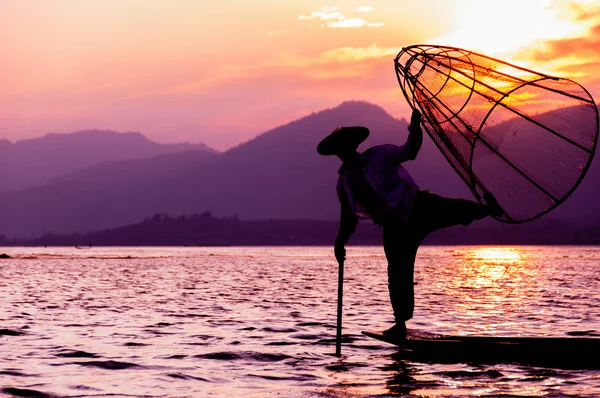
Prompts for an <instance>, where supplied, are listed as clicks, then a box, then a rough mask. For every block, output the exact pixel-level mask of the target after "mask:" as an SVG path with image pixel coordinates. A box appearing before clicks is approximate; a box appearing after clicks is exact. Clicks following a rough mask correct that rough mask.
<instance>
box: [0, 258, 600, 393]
mask: <svg viewBox="0 0 600 398" xmlns="http://www.w3.org/2000/svg"><path fill="white" fill-rule="evenodd" d="M1 251H2V252H6V253H8V254H9V255H11V256H12V257H13V259H8V260H1V261H0V395H2V394H5V395H7V396H10V395H17V396H37V397H44V396H61V397H62V396H68V397H87V396H93V397H103V396H111V397H115V396H116V397H120V396H124V397H125V396H136V397H139V396H142V397H197V396H198V397H201V396H247V397H276V396H277V397H365V396H388V395H401V394H405V395H414V396H434V397H435V396H499V395H503V396H507V395H508V396H511V395H513V396H541V395H545V396H551V397H552V396H565V395H572V396H593V395H595V394H598V395H600V371H599V370H586V369H576V370H569V369H551V368H541V367H532V366H529V365H526V364H518V363H512V364H510V363H509V364H494V365H484V364H473V363H457V364H436V363H418V362H409V361H406V360H405V359H403V358H402V355H401V354H399V352H398V350H397V349H396V348H395V347H393V346H390V345H387V344H385V343H379V342H378V341H376V340H372V339H369V338H367V337H364V336H362V335H361V334H360V332H361V331H362V330H382V329H384V328H387V327H389V326H390V325H391V321H392V316H391V307H390V304H389V301H388V295H387V286H386V262H385V257H384V255H383V250H382V248H381V247H349V248H348V260H347V264H346V267H345V274H346V280H345V285H344V334H345V335H346V336H347V341H348V342H347V343H346V344H344V345H343V346H342V354H343V355H342V357H341V358H337V357H335V356H334V355H332V354H333V353H334V352H335V343H334V338H335V324H336V302H337V272H338V267H337V263H336V262H335V259H334V258H333V255H332V248H330V247H284V248H281V247H278V248H273V247H247V248H242V247H235V248H229V247H222V248H212V247H205V248H191V247H185V248H92V249H76V248H4V249H1ZM415 272H416V275H415V281H416V283H417V286H416V287H415V288H416V302H417V306H416V309H415V317H414V318H413V319H412V320H411V321H410V322H409V324H408V326H409V328H416V329H419V330H423V331H428V332H435V333H444V334H458V335H488V336H490V335H491V336H555V337H568V336H569V335H581V336H588V337H593V336H600V315H599V310H598V308H600V247H466V246H461V247H455V246H452V247H431V246H424V247H422V248H421V249H420V251H419V255H418V259H417V263H416V271H415ZM598 354H600V353H598Z"/></svg>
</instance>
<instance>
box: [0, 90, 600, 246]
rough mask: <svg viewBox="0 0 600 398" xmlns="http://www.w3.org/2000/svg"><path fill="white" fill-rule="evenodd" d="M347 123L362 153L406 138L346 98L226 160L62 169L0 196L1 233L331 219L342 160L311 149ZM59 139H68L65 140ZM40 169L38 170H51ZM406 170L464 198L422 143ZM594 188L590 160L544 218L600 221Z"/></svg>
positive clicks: (401, 128)
mask: <svg viewBox="0 0 600 398" xmlns="http://www.w3.org/2000/svg"><path fill="white" fill-rule="evenodd" d="M350 125H364V126H368V127H369V128H370V130H371V135H370V137H369V138H368V139H367V140H366V141H365V142H364V143H363V144H362V145H361V147H360V148H359V150H360V149H366V148H367V147H369V146H372V145H377V144H383V143H395V144H402V143H404V141H405V140H406V137H407V125H408V123H407V121H406V120H404V119H402V120H398V119H395V118H393V117H392V116H390V115H389V114H388V113H386V112H385V111H384V110H383V109H382V108H381V107H379V106H376V105H373V104H370V103H366V102H361V101H352V102H345V103H342V104H341V105H339V106H337V107H335V108H331V109H325V110H323V111H320V112H316V113H313V114H311V115H308V116H306V117H303V118H301V119H298V120H295V121H293V122H291V123H288V124H286V125H283V126H279V127H276V128H274V129H272V130H270V131H267V132H265V133H263V134H261V135H258V136H257V137H256V138H254V139H252V140H250V141H248V142H245V143H243V144H240V145H238V146H237V147H234V148H232V149H230V150H228V151H226V152H223V153H216V152H215V151H211V150H209V149H207V148H190V147H189V146H187V147H183V148H180V150H173V151H171V152H170V153H166V154H165V153H164V152H163V153H160V154H156V155H157V156H146V157H142V156H138V158H137V159H133V157H134V156H129V157H128V158H127V159H123V158H121V159H103V160H99V161H94V162H91V161H90V162H88V163H87V164H83V165H81V166H80V167H78V168H74V167H71V168H70V169H69V168H67V167H66V168H65V170H69V171H67V172H65V173H63V174H61V175H58V176H56V175H55V176H53V177H52V178H46V180H45V181H44V182H42V183H39V184H38V185H36V186H30V187H27V188H24V189H20V190H13V191H11V192H3V193H0V220H2V222H1V223H0V234H4V235H6V236H9V237H35V236H39V235H41V234H43V233H46V232H53V233H63V234H64V233H75V232H78V233H85V232H90V231H96V230H101V229H107V228H114V227H117V226H122V225H127V224H132V223H136V222H139V221H141V220H143V219H145V218H147V217H149V216H151V215H153V214H157V213H164V214H169V215H172V216H179V215H191V214H200V213H204V212H206V211H210V212H212V214H214V215H215V216H218V217H222V216H234V215H235V216H237V217H239V218H240V219H246V220H258V219H315V220H335V219H336V218H337V217H338V213H339V204H338V202H337V198H336V194H335V182H336V179H337V169H338V167H339V164H340V163H339V160H338V159H337V158H335V157H323V156H319V155H318V154H317V153H316V145H317V144H318V143H319V141H320V140H321V139H322V138H323V137H325V136H326V135H327V134H328V133H329V132H331V131H332V130H333V129H334V128H336V127H337V126H350ZM140 137H141V136H137V139H140ZM61 138H64V139H66V140H67V141H68V138H69V137H68V136H65V137H61ZM142 138H143V137H142ZM63 145H64V146H67V147H69V145H71V144H63ZM188 145H189V144H188ZM71 147H72V148H77V145H76V144H72V146H71ZM173 148H175V147H171V148H169V149H173ZM192 149H201V150H192ZM80 150H81V151H84V150H89V149H84V148H83V147H81V148H80ZM75 152H77V151H75ZM136 153H139V152H136ZM123 156H126V155H125V154H124V155H123ZM90 159H91V156H90ZM46 161H47V162H50V163H51V161H49V160H46ZM40 163H41V162H40ZM40 163H38V169H39V168H43V167H50V166H49V165H44V164H40ZM71 164H73V163H71ZM31 167H32V170H33V169H35V167H33V166H31ZM406 168H407V169H408V170H409V172H410V173H411V174H412V175H413V177H414V178H415V180H416V181H417V183H418V184H419V185H420V187H421V188H422V189H429V190H431V191H432V192H435V193H438V194H441V195H445V196H451V197H464V198H470V197H471V194H470V192H469V190H468V189H467V187H466V186H465V184H464V183H463V182H462V181H461V180H460V178H459V177H458V176H457V175H456V174H455V173H454V171H453V170H452V168H451V167H450V166H449V165H448V163H447V161H446V160H445V159H444V158H443V156H442V155H441V153H440V152H439V150H438V149H437V148H436V147H435V145H434V144H433V143H432V142H431V140H430V139H428V138H425V140H424V144H423V148H422V149H421V152H420V154H419V156H418V157H417V159H416V160H414V161H411V162H408V163H407V164H406ZM598 182H600V167H599V166H597V163H594V162H593V163H592V167H591V168H590V171H589V173H588V176H587V177H586V179H584V181H583V183H582V184H581V186H580V187H579V188H578V189H577V190H576V192H575V193H574V194H573V195H572V198H570V199H569V200H567V202H566V203H564V204H563V205H561V206H560V207H559V208H558V209H556V210H554V211H553V212H551V213H550V214H549V215H546V216H545V217H544V218H547V217H557V218H559V219H563V220H573V222H577V220H580V219H581V220H583V219H585V220H588V221H589V220H590V219H593V218H594V217H597V215H598V211H597V210H596V209H595V202H596V200H595V198H596V197H598V194H600V184H598ZM489 222H492V223H493V221H489ZM495 224H498V223H495ZM498 225H499V226H500V227H501V224H498Z"/></svg>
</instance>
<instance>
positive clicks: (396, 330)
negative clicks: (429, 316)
mask: <svg viewBox="0 0 600 398" xmlns="http://www.w3.org/2000/svg"><path fill="white" fill-rule="evenodd" d="M382 334H383V335H384V336H389V337H395V338H398V339H405V338H406V325H405V324H404V322H401V323H396V324H395V325H394V326H392V327H391V328H389V329H387V330H384V331H383V332H382Z"/></svg>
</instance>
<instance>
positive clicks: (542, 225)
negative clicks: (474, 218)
mask: <svg viewBox="0 0 600 398" xmlns="http://www.w3.org/2000/svg"><path fill="white" fill-rule="evenodd" d="M337 227H338V223H337V222H336V221H326V220H252V221H249V220H240V219H238V218H237V217H223V218H217V217H214V216H213V215H212V214H211V213H210V212H205V213H202V214H195V215H191V216H179V217H169V216H167V215H165V214H155V215H154V216H152V217H148V218H146V219H145V220H144V221H142V222H138V223H135V224H131V225H126V226H123V227H117V228H111V229H107V230H103V231H96V232H91V233H87V234H66V235H56V234H52V233H48V234H44V235H42V236H40V237H38V238H34V239H28V240H20V239H14V240H7V239H5V238H3V237H1V236H0V245H2V246H88V247H90V246H94V247H95V246H252V245H254V246H256V245H258V246H308V245H331V244H332V241H333V240H334V238H335V236H336V232H337ZM381 235H382V231H381V229H380V228H378V227H376V226H375V225H373V224H372V223H370V222H367V221H365V222H362V223H361V224H360V226H359V228H357V230H356V232H355V233H354V234H353V235H352V238H351V239H350V241H349V245H380V244H381V239H382V238H381ZM424 244H434V245H448V244H449V245H457V244H462V245H465V244H467V245H469V244H470V245H483V244H488V245H489V244H497V245H498V244H502V245H549V244H552V245H590V244H591V245H598V244H600V225H598V224H588V225H571V224H570V223H568V222H564V221H563V222H556V221H549V220H544V219H540V220H535V221H533V222H531V223H528V224H524V225H508V226H505V227H503V226H500V225H498V224H496V225H493V226H492V225H488V226H486V225H482V224H474V225H472V226H469V227H464V226H456V227H452V228H448V229H445V230H441V231H437V232H436V233H433V234H431V235H430V236H428V237H427V238H426V239H425V242H424ZM350 250H351V249H350Z"/></svg>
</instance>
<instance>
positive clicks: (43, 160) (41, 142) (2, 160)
mask: <svg viewBox="0 0 600 398" xmlns="http://www.w3.org/2000/svg"><path fill="white" fill-rule="evenodd" d="M184 151H206V152H210V153H217V151H215V150H213V149H212V148H209V147H208V146H206V145H204V144H190V143H181V144H158V143H156V142H153V141H150V140H149V139H147V138H146V137H144V136H143V135H142V134H140V133H134V132H128V133H117V132H114V131H110V130H85V131H79V132H76V133H72V134H56V133H51V134H47V135H45V136H43V137H40V138H33V139H26V140H21V141H17V142H15V143H12V142H10V141H8V140H0V192H9V191H17V190H21V189H25V188H31V187H35V186H39V185H43V184H46V183H48V182H50V181H51V180H52V179H53V178H56V177H59V176H61V175H64V174H67V173H70V172H73V171H76V170H79V169H82V168H84V167H88V166H92V165H95V164H98V163H102V162H108V161H117V160H126V159H141V158H148V157H152V156H158V155H166V154H169V153H178V152H184Z"/></svg>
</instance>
